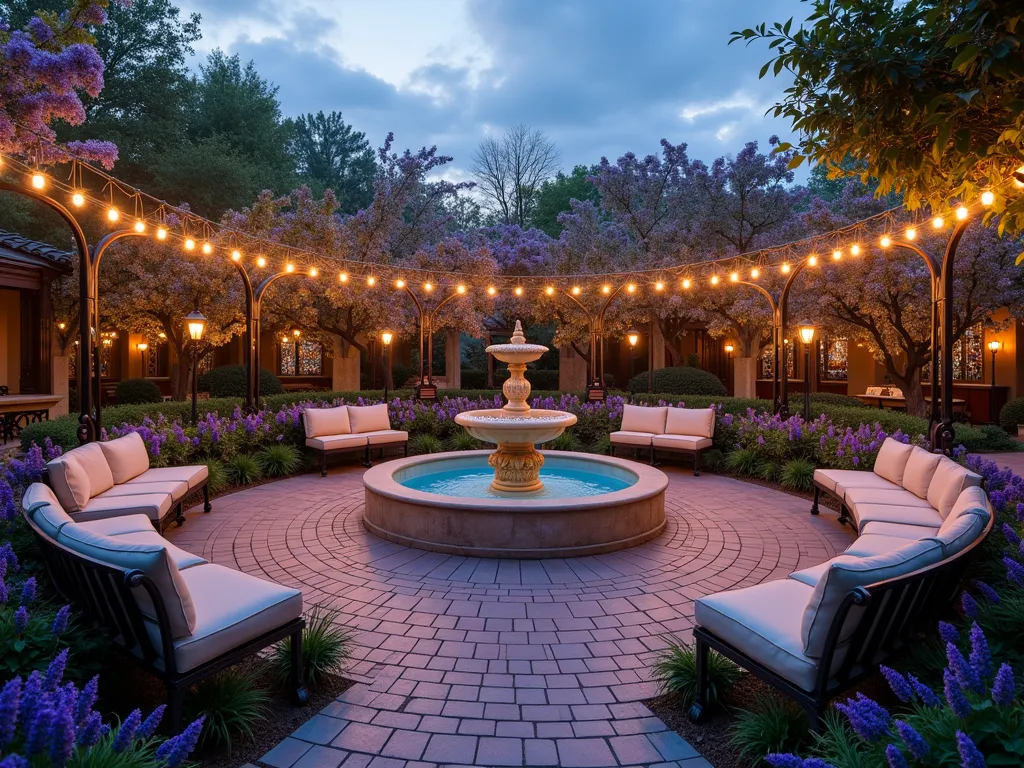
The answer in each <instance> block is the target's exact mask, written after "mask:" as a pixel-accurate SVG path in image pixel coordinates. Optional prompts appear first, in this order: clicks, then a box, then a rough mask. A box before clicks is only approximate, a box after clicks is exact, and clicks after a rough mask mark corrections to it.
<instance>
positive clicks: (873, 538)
mask: <svg viewBox="0 0 1024 768" xmlns="http://www.w3.org/2000/svg"><path fill="white" fill-rule="evenodd" d="M921 538H927V536H922V537H921ZM905 546H907V539H904V538H903V537H901V536H883V535H882V534H880V533H865V534H864V535H862V536H861V537H860V538H858V539H857V540H856V541H855V542H853V544H851V545H850V546H848V547H847V548H846V551H845V552H843V554H844V555H853V556H854V557H874V556H875V555H884V554H886V553H887V552H892V551H893V550H894V549H899V548H900V547H905Z"/></svg>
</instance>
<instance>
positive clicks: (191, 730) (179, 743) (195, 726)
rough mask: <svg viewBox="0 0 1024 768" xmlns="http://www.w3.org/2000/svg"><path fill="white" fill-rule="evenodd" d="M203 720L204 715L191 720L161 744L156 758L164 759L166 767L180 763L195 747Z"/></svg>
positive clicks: (173, 766)
mask: <svg viewBox="0 0 1024 768" xmlns="http://www.w3.org/2000/svg"><path fill="white" fill-rule="evenodd" d="M205 720H206V718H205V717H200V718H199V719H198V720H193V721H192V723H191V724H190V725H189V727H188V728H186V729H185V730H184V731H183V732H182V733H179V734H178V735H177V736H174V737H172V738H170V739H168V740H167V741H165V742H164V743H163V744H161V745H160V746H159V747H158V748H157V750H156V758H157V760H166V761H167V766H168V768H177V766H179V765H181V764H182V763H183V762H184V761H185V758H187V757H188V756H189V754H191V752H192V750H193V749H195V748H196V743H197V742H198V741H199V734H200V733H202V730H203V722H204V721H205Z"/></svg>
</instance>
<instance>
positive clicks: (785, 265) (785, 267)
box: [779, 261, 790, 275]
mask: <svg viewBox="0 0 1024 768" xmlns="http://www.w3.org/2000/svg"><path fill="white" fill-rule="evenodd" d="M779 269H781V270H782V274H784V275H788V274H789V270H790V266H789V262H788V261H784V262H782V266H781V267H779Z"/></svg>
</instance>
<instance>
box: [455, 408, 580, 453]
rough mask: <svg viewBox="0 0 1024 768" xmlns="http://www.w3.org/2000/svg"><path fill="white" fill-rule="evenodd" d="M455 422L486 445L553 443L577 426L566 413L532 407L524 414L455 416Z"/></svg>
mask: <svg viewBox="0 0 1024 768" xmlns="http://www.w3.org/2000/svg"><path fill="white" fill-rule="evenodd" d="M455 423H456V424H458V425H460V426H463V427H465V428H466V431H467V432H469V434H471V435H472V436H473V437H475V438H476V439H477V440H483V441H484V442H485V443H494V444H495V445H498V444H500V443H513V444H517V443H524V444H525V443H530V444H531V445H536V444H537V443H546V442H548V441H550V440H554V439H555V438H556V437H558V436H559V435H560V434H562V433H563V432H564V431H565V430H566V429H567V428H568V427H571V426H572V425H573V424H575V423H576V417H575V416H574V415H573V414H571V413H566V412H565V411H546V410H543V409H540V408H531V409H530V411H529V413H528V414H524V415H516V414H515V413H509V412H508V411H506V410H505V409H504V408H489V409H487V410H482V411H463V412H462V413H458V414H456V415H455Z"/></svg>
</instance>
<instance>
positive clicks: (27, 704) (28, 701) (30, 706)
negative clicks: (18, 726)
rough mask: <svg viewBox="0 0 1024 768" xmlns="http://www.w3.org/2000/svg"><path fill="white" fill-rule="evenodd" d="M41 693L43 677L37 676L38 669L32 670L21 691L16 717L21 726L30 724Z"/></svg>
mask: <svg viewBox="0 0 1024 768" xmlns="http://www.w3.org/2000/svg"><path fill="white" fill-rule="evenodd" d="M42 692H43V676H42V675H41V674H39V670H38V669H37V670H33V671H32V674H31V675H29V676H28V680H26V681H25V685H24V687H23V688H22V690H21V701H20V703H19V705H18V717H19V719H20V720H21V722H22V724H23V725H24V724H26V723H28V722H30V721H31V720H32V718H33V716H34V715H35V711H36V708H37V707H38V705H39V701H40V699H41V698H42V697H41V694H42Z"/></svg>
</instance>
